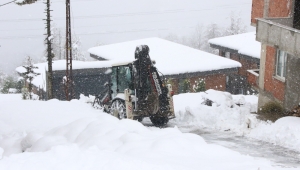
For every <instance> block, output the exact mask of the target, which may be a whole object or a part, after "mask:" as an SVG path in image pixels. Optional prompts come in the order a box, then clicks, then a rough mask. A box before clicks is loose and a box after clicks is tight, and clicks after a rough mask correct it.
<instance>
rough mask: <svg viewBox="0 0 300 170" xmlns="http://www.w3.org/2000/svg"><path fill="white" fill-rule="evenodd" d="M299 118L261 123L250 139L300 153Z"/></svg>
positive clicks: (252, 132)
mask: <svg viewBox="0 0 300 170" xmlns="http://www.w3.org/2000/svg"><path fill="white" fill-rule="evenodd" d="M299 134H300V118H299V117H284V118H281V119H278V120H277V121H276V122H275V123H270V122H269V123H261V124H259V125H258V126H257V128H255V129H253V130H252V131H251V133H250V134H249V136H250V137H252V138H255V139H258V140H263V141H268V142H271V143H273V144H275V145H280V146H284V147H287V148H290V149H293V150H297V151H300V136H299Z"/></svg>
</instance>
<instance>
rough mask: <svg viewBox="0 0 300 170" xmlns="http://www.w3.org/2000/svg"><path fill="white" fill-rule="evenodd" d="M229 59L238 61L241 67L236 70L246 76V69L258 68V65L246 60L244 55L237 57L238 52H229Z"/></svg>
mask: <svg viewBox="0 0 300 170" xmlns="http://www.w3.org/2000/svg"><path fill="white" fill-rule="evenodd" d="M230 59H232V60H235V61H238V62H240V63H241V64H242V67H240V68H239V71H238V74H239V75H242V76H247V75H248V72H247V70H251V69H258V65H257V64H256V63H255V62H253V61H251V60H247V59H245V58H244V57H239V54H230Z"/></svg>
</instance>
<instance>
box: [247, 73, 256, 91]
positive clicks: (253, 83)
mask: <svg viewBox="0 0 300 170" xmlns="http://www.w3.org/2000/svg"><path fill="white" fill-rule="evenodd" d="M247 81H248V83H249V84H250V85H251V86H254V87H257V88H258V84H257V81H258V76H256V75H254V74H251V73H249V72H248V76H247Z"/></svg>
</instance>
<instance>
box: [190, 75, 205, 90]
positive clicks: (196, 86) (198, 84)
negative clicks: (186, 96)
mask: <svg viewBox="0 0 300 170" xmlns="http://www.w3.org/2000/svg"><path fill="white" fill-rule="evenodd" d="M193 90H194V92H201V91H205V90H206V89H205V79H201V78H199V80H198V81H197V80H196V81H195V84H194V85H193Z"/></svg>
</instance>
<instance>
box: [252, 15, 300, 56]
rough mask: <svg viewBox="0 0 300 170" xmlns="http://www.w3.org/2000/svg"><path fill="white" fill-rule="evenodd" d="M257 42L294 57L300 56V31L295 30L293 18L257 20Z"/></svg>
mask: <svg viewBox="0 0 300 170" xmlns="http://www.w3.org/2000/svg"><path fill="white" fill-rule="evenodd" d="M256 40H257V41H259V42H261V43H264V44H269V45H273V46H275V47H277V48H279V49H280V50H283V51H286V52H288V53H289V54H291V55H294V56H299V54H300V48H299V47H300V30H298V29H295V28H293V20H292V18H265V19H261V18H260V19H257V25H256Z"/></svg>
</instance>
